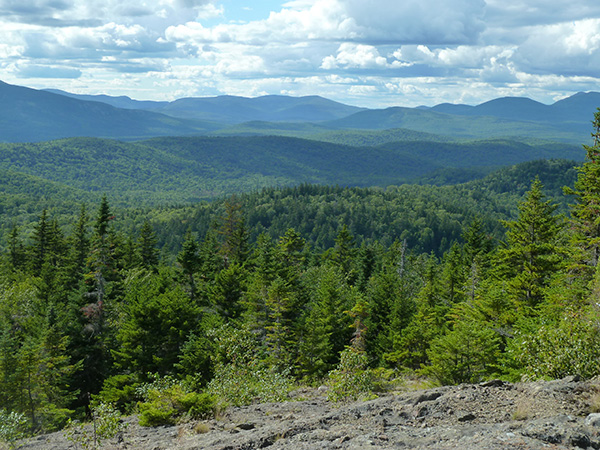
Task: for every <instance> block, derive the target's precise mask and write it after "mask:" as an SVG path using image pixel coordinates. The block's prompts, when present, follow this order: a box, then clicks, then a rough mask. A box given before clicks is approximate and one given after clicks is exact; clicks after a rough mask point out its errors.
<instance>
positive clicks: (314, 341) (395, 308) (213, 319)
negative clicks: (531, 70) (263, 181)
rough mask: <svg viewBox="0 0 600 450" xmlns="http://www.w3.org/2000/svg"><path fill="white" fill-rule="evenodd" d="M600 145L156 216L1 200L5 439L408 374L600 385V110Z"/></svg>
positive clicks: (259, 193)
mask: <svg viewBox="0 0 600 450" xmlns="http://www.w3.org/2000/svg"><path fill="white" fill-rule="evenodd" d="M592 138H593V143H592V144H591V145H586V146H584V150H583V153H585V160H583V162H581V161H579V162H574V161H566V160H557V159H552V160H535V161H530V162H523V163H521V164H519V165H516V166H510V167H506V168H503V169H501V170H495V171H490V173H489V174H488V175H486V176H485V177H483V178H481V177H480V178H478V179H476V180H472V181H468V182H464V183H458V184H457V183H454V182H453V183H449V182H448V183H446V182H441V183H435V182H434V181H433V178H437V179H438V180H442V179H443V180H448V178H452V177H454V176H456V173H453V172H452V171H440V172H436V173H435V174H429V175H428V176H429V177H430V178H429V179H424V180H423V181H422V184H410V185H409V184H404V185H398V186H388V187H386V188H384V187H343V186H325V185H318V184H310V183H304V184H298V185H296V186H293V187H274V188H264V189H256V190H254V191H251V192H247V193H243V194H236V195H232V196H221V197H219V198H218V199H216V200H214V201H211V202H200V203H193V204H187V203H185V204H184V202H183V201H182V202H181V204H173V205H171V206H164V205H163V206H160V207H159V206H156V205H152V204H141V205H136V207H131V206H130V207H125V206H124V205H123V204H122V203H120V202H122V201H123V198H120V199H119V200H116V201H115V202H112V201H111V196H110V195H102V194H101V189H100V188H101V186H100V187H99V188H98V189H97V190H98V192H96V193H94V192H93V191H89V192H88V191H86V193H85V194H81V192H78V191H77V188H72V189H71V190H65V188H64V187H63V186H60V185H54V184H53V183H52V182H51V181H46V182H44V184H43V185H42V186H44V187H42V188H39V189H42V190H44V192H46V193H47V194H46V195H47V197H48V199H46V198H43V199H39V198H38V202H37V203H35V202H34V201H33V200H32V199H33V198H34V197H36V195H35V192H37V191H34V192H33V193H32V194H31V195H29V194H28V193H27V191H26V190H25V189H22V190H18V189H16V188H15V190H14V191H13V192H7V193H6V194H3V201H2V203H0V206H1V207H2V214H3V219H2V223H1V226H2V228H1V229H2V236H1V239H0V243H1V248H2V251H1V254H0V425H1V424H2V423H5V422H6V423H8V422H10V420H12V422H11V423H17V422H18V428H19V430H20V432H21V433H26V434H35V433H41V432H48V431H54V430H59V429H62V428H64V427H65V426H67V425H69V424H72V423H73V421H75V420H79V421H85V420H89V419H90V418H92V417H94V414H99V413H98V411H102V408H105V407H106V405H110V408H113V409H114V411H119V412H120V413H122V414H129V413H134V412H135V413H138V414H139V415H140V423H143V424H145V425H158V424H168V423H174V422H175V421H176V420H178V419H179V418H181V417H205V416H207V415H211V414H214V413H215V411H217V410H218V409H219V408H220V409H222V408H226V407H227V405H241V404H247V403H250V402H253V401H282V400H285V399H287V395H288V393H289V392H290V391H291V390H292V389H293V388H294V387H296V386H299V385H311V386H320V385H323V384H324V385H327V386H328V389H329V390H328V395H329V397H330V399H331V400H332V401H345V400H348V399H356V398H369V397H371V396H373V395H377V392H379V391H380V390H385V389H386V386H389V385H392V384H393V383H394V382H396V381H395V380H398V379H402V378H407V377H408V378H413V379H417V378H418V379H421V380H426V381H427V382H429V383H433V384H459V383H474V382H480V381H482V380H486V379H491V378H501V379H507V380H534V379H548V378H559V377H564V376H566V375H578V376H581V377H584V378H588V377H593V376H596V375H598V374H600V325H599V324H600V310H599V309H598V308H599V305H600V272H599V270H600V269H599V268H598V266H599V264H598V262H599V259H600V209H599V208H600V206H599V205H600V110H599V111H598V112H596V113H595V116H594V121H593V133H592ZM98 142H99V143H98V145H97V147H96V150H95V151H100V149H101V147H102V146H101V145H100V141H98ZM182 142H183V144H185V142H186V141H185V140H183V139H182V140H181V142H180V144H182ZM290 142H294V141H290ZM40 145H45V144H40ZM136 145H141V144H136ZM144 145H147V144H144ZM148 145H149V144H148ZM166 145H167V144H166V141H163V140H162V138H161V139H158V140H155V141H154V142H152V145H151V146H152V148H153V149H154V150H155V151H156V152H164V149H163V147H165V146H166ZM4 148H5V150H6V151H5V152H4V154H3V158H4V159H10V157H11V155H12V154H11V153H10V152H9V151H8V150H11V149H13V150H14V148H12V147H9V146H5V147H4ZM26 148H27V149H29V150H30V151H36V148H37V147H36V146H29V147H26ZM140 148H141V147H140ZM178 148H179V149H180V154H179V156H178V157H182V154H183V152H184V151H185V145H179V147H178ZM382 151H384V150H382ZM390 151H391V150H390ZM16 153H18V152H17V151H16V150H14V154H16ZM164 154H166V153H164ZM582 157H583V155H582ZM168 158H169V160H170V161H171V163H172V164H173V165H177V164H180V161H179V160H178V159H177V158H176V157H175V156H173V154H170V156H168ZM15 161H16V159H15ZM41 164H45V162H44V161H40V165H41ZM154 169H155V168H154V167H153V166H152V165H151V163H150V162H148V165H147V171H148V173H149V174H151V173H153V170H154ZM7 170H8V169H7ZM121 175H122V176H123V177H126V175H127V174H126V173H125V172H123V173H121V174H120V176H121ZM0 176H5V174H4V173H3V172H2V173H0ZM69 176H70V175H69ZM6 177H8V175H6ZM19 177H20V178H15V177H14V176H13V177H11V180H12V181H11V182H12V183H13V184H12V185H13V186H16V183H17V182H19V183H22V184H23V186H40V184H36V183H41V181H40V180H39V179H37V178H36V174H33V173H30V174H28V175H19ZM15 180H20V181H15ZM81 182H82V183H84V182H90V181H89V180H81ZM172 182H173V183H176V182H177V180H176V179H175V178H173V180H172ZM435 184H445V185H442V186H436V185H435ZM36 189H37V188H36ZM38 197H39V196H38ZM59 197H60V199H59ZM131 198H136V197H135V196H133V194H132V197H131ZM82 199H83V202H82V201H81V200H82ZM36 208H39V209H36ZM17 219H18V220H17ZM10 418H12V419H10ZM3 421H4V422H3ZM15 421H16V422H15Z"/></svg>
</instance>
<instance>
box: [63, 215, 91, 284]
mask: <svg viewBox="0 0 600 450" xmlns="http://www.w3.org/2000/svg"><path fill="white" fill-rule="evenodd" d="M88 222H89V218H88V214H87V210H86V206H85V204H83V205H81V209H80V211H79V217H78V218H77V222H76V223H75V227H74V229H73V232H72V233H71V236H70V237H69V239H68V245H69V247H70V255H69V261H70V262H69V266H70V280H71V281H70V283H71V288H72V289H76V288H77V284H78V281H79V280H80V279H81V278H82V277H83V274H84V273H85V264H86V260H87V258H88V255H89V252H90V238H89V236H88Z"/></svg>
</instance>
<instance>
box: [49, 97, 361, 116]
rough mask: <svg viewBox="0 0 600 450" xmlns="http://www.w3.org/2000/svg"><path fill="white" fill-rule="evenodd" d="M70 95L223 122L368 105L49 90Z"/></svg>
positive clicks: (334, 112)
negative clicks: (165, 99)
mask: <svg viewBox="0 0 600 450" xmlns="http://www.w3.org/2000/svg"><path fill="white" fill-rule="evenodd" d="M49 92H53V93H56V94H60V95H65V96H68V97H71V98H75V99H79V100H86V101H97V102H102V103H107V104H109V105H112V106H115V107H117V108H127V109H145V110H149V111H155V112H160V113H162V114H166V115H169V116H172V117H180V118H188V119H190V118H192V119H201V120H209V121H218V122H222V123H224V124H233V123H242V122H249V121H264V122H320V121H325V120H334V119H339V118H342V117H346V116H349V115H350V114H353V113H355V112H358V111H362V110H364V109H365V108H358V107H356V106H349V105H344V104H342V103H338V102H334V101H332V100H328V99H325V98H323V97H319V96H317V95H311V96H304V97H288V96H283V95H265V96H261V97H256V98H247V97H239V96H233V95H220V96H218V97H188V98H180V99H178V100H174V101H172V102H152V101H138V100H132V99H131V98H129V97H126V96H120V97H111V96H108V95H78V94H71V93H69V92H64V91H60V90H56V89H52V90H49Z"/></svg>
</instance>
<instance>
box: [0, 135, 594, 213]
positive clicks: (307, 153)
mask: <svg viewBox="0 0 600 450" xmlns="http://www.w3.org/2000/svg"><path fill="white" fill-rule="evenodd" d="M582 154H583V152H582V151H581V148H580V147H579V146H573V145H568V144H548V143H546V144H542V143H531V144H525V143H520V142H513V141H506V140H483V141H481V140H479V141H466V142H462V143H456V142H436V141H402V142H388V143H385V144H381V145H376V146H360V147H357V146H349V145H341V144H336V143H329V142H321V141H314V140H307V139H298V138H286V137H275V136H270V137H269V136H255V137H228V138H225V137H194V138H192V137H177V138H174V137H170V138H155V139H151V140H147V141H141V142H132V143H125V142H120V141H114V140H105V139H96V138H71V139H64V140H57V141H49V142H41V143H32V144H0V169H2V170H10V171H12V172H20V173H23V174H28V175H31V176H35V177H39V178H41V179H45V180H49V181H53V182H56V183H60V184H63V185H65V186H69V187H71V188H75V189H79V190H81V191H87V192H91V193H93V192H104V193H107V194H108V195H111V196H114V198H115V200H116V202H117V203H119V204H124V203H130V204H131V203H135V204H138V205H158V204H163V205H164V204H168V203H170V204H173V203H188V202H194V201H198V200H201V199H208V198H215V197H219V196H223V195H227V194H231V193H235V192H248V191H253V190H258V189H261V188H263V187H271V186H289V185H298V184H301V183H311V184H324V185H341V186H382V187H385V186H388V185H398V184H402V183H407V182H413V181H415V180H416V179H417V178H418V177H422V176H425V175H427V174H430V173H432V172H434V171H435V170H438V169H441V168H448V167H451V168H458V169H463V168H471V169H472V168H481V167H485V168H490V167H491V168H493V167H501V166H506V165H512V164H517V163H520V162H524V161H529V160H535V159H540V158H544V159H548V158H567V159H581V158H582Z"/></svg>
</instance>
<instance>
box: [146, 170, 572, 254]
mask: <svg viewBox="0 0 600 450" xmlns="http://www.w3.org/2000/svg"><path fill="white" fill-rule="evenodd" d="M576 164H577V163H576V162H575V161H568V160H537V161H531V162H526V163H522V164H518V165H515V166H510V167H505V168H502V169H499V170H497V171H495V172H493V173H491V174H489V175H488V176H486V177H485V178H482V179H479V180H473V181H471V182H468V183H464V184H458V185H452V186H428V185H423V186H419V185H401V186H390V187H388V188H386V189H378V188H342V187H327V186H317V185H302V186H297V187H290V188H279V189H273V188H271V189H264V190H262V191H260V192H255V193H251V194H242V195H237V196H235V197H234V198H233V199H232V198H226V199H221V200H218V201H215V202H211V203H202V204H199V205H198V206H196V207H194V208H191V209H189V210H187V213H186V215H185V216H182V215H177V216H176V217H175V218H173V219H169V220H167V221H166V222H165V223H161V224H160V225H159V224H158V223H156V227H155V228H156V229H157V230H158V237H159V241H160V242H161V243H164V245H165V249H169V251H168V252H167V253H173V252H175V251H176V249H177V248H178V245H179V244H178V239H177V237H179V240H181V239H182V236H183V235H184V234H185V233H186V231H187V230H191V231H193V232H195V233H197V235H198V236H200V237H203V236H205V235H206V234H207V233H208V232H209V231H210V229H211V227H212V226H214V225H215V224H216V223H218V221H219V218H220V217H222V216H223V214H224V208H225V205H226V204H227V203H229V202H233V203H235V204H237V205H239V208H240V211H241V213H242V214H243V216H244V217H245V221H246V225H247V227H248V231H249V237H250V241H251V242H254V241H256V239H258V236H259V235H260V234H261V233H266V234H267V235H269V236H270V237H271V238H273V239H275V238H277V237H278V236H281V235H283V234H284V233H285V232H286V230H288V229H289V228H294V229H295V230H297V231H298V232H299V233H300V234H301V235H302V236H303V237H304V238H305V239H306V240H307V241H308V242H309V243H310V244H311V245H312V246H313V247H316V248H319V249H328V248H331V247H333V246H334V245H335V239H336V236H337V234H338V233H339V231H340V229H341V227H343V226H346V227H347V228H348V230H349V231H350V232H351V233H352V234H353V236H355V241H356V243H357V245H361V244H363V243H367V244H369V243H373V242H375V241H378V242H380V243H381V244H382V245H384V246H389V245H391V244H392V243H393V242H394V241H406V243H407V245H408V247H409V248H411V249H412V250H414V251H416V252H426V253H429V252H434V253H436V254H439V255H441V254H443V253H444V252H445V251H447V250H448V249H449V248H450V247H451V246H452V244H453V243H454V242H457V241H460V240H461V233H462V227H463V226H464V224H465V223H469V222H471V221H472V220H475V219H477V220H481V221H482V224H483V226H484V227H485V229H486V231H487V232H488V233H489V234H490V236H491V237H492V238H493V239H495V240H496V241H498V240H500V239H502V238H503V235H504V227H503V226H502V224H501V220H509V219H513V218H514V217H516V215H517V203H518V201H519V200H520V199H521V198H522V196H523V194H524V193H525V192H526V191H527V190H528V189H529V188H530V186H531V182H532V180H533V179H534V178H535V177H536V176H537V177H539V179H540V181H541V182H542V184H543V185H544V192H545V194H546V195H547V196H548V198H551V199H552V201H553V202H555V203H557V204H558V205H559V208H560V210H561V211H562V212H564V213H566V212H567V205H568V203H570V202H572V199H571V198H568V197H567V196H565V195H564V194H563V188H564V187H572V186H573V183H574V182H575V179H576V177H577V170H576V169H575V166H576Z"/></svg>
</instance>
